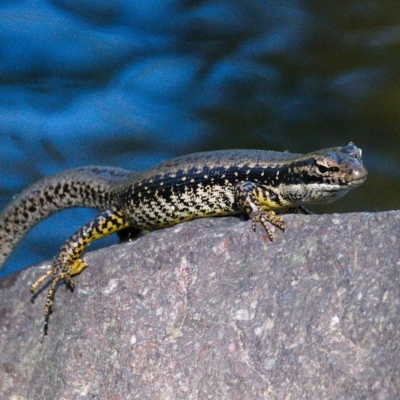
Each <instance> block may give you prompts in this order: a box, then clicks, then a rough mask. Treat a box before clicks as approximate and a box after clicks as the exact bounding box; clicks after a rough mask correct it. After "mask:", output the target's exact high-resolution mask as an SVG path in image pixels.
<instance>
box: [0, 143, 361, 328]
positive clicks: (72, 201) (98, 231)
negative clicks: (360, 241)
mask: <svg viewBox="0 0 400 400" xmlns="http://www.w3.org/2000/svg"><path fill="white" fill-rule="evenodd" d="M366 177H367V171H366V169H365V168H364V166H363V164H362V161H361V150H359V149H358V148H357V147H355V146H354V145H353V144H349V145H348V146H345V147H337V148H332V149H327V150H320V151H316V152H313V153H309V154H306V155H301V154H294V153H279V152H270V151H262V150H227V151H215V152H207V153H197V154H190V155H188V156H183V157H179V158H176V159H174V160H170V161H167V162H164V163H161V164H160V165H157V166H155V167H153V168H150V169H149V170H147V171H145V172H143V173H141V174H136V173H134V172H130V171H125V170H122V169H119V168H112V167H83V168H76V169H72V170H69V171H64V172H61V173H58V174H55V175H52V176H50V177H47V178H44V179H42V180H41V181H39V182H37V183H35V184H33V185H31V186H30V187H28V188H27V189H26V190H24V191H23V192H22V193H21V194H20V195H19V196H18V197H17V198H15V199H14V200H13V201H12V202H11V203H10V204H9V205H8V206H7V207H6V208H5V209H4V210H3V211H2V213H1V214H0V254H1V258H0V267H1V266H2V265H4V263H5V261H6V260H7V258H8V257H9V255H10V254H11V253H12V251H13V250H14V248H15V247H16V246H17V244H18V243H19V241H20V240H21V239H22V238H23V237H24V236H25V235H26V234H27V232H28V231H29V230H30V229H31V228H32V227H33V226H34V225H36V224H37V223H38V222H40V221H41V220H43V219H45V218H46V217H47V216H49V215H51V214H53V213H55V212H57V211H59V210H62V209H65V208H69V207H80V206H83V207H90V208H95V209H97V210H99V211H100V212H101V213H100V214H99V215H98V216H97V217H95V218H94V219H93V220H91V221H90V222H88V223H87V224H86V225H84V226H83V227H82V228H80V229H79V230H78V231H77V232H76V233H74V234H73V235H72V236H71V237H70V238H69V239H68V240H67V241H66V242H65V243H64V244H63V246H62V247H61V249H60V251H59V253H58V254H57V256H56V258H55V260H54V262H53V264H52V267H51V269H50V270H49V271H48V272H47V273H46V274H45V275H44V276H42V277H41V278H40V279H39V280H38V281H37V282H36V283H35V284H34V285H33V286H32V291H34V290H35V289H36V288H37V287H38V286H39V285H40V284H41V283H42V282H43V281H44V280H46V279H48V278H50V277H51V285H50V289H49V292H48V295H47V299H46V307H45V321H46V327H45V329H47V321H48V316H49V312H50V309H51V304H52V298H53V295H54V291H55V288H56V286H57V283H58V282H59V281H60V280H65V282H66V283H67V284H68V285H69V286H70V287H72V288H73V287H74V283H73V281H72V278H71V277H72V276H73V275H75V274H78V273H79V272H80V271H81V270H82V269H83V268H85V267H86V264H85V263H84V262H83V261H82V260H81V255H82V253H83V251H84V249H85V248H86V246H87V245H89V244H90V243H91V242H92V241H94V240H97V239H100V238H102V237H105V236H108V235H110V234H112V233H114V232H123V231H125V230H126V229H129V230H130V231H132V232H135V234H137V233H138V232H139V231H140V230H141V229H145V230H147V229H159V228H163V227H165V226H171V225H174V224H177V223H179V222H182V221H187V220H190V219H193V218H201V217H205V216H213V215H229V214H238V213H243V212H244V213H246V214H247V215H248V216H249V217H250V218H251V220H252V221H253V229H255V227H256V224H258V223H261V225H262V226H263V227H264V229H265V230H266V232H267V233H268V235H269V237H270V238H271V240H272V239H273V232H272V230H271V225H275V226H276V227H278V228H280V229H282V230H283V229H284V222H283V219H282V218H281V217H279V216H276V215H275V212H274V211H275V210H278V211H287V210H288V211H301V212H306V209H305V208H304V205H306V204H312V203H324V202H330V201H334V200H336V199H338V198H340V197H341V196H343V195H344V194H345V193H347V192H348V191H349V190H350V189H352V188H354V187H356V186H358V185H360V184H361V183H362V182H364V181H365V179H366ZM139 190H140V191H139Z"/></svg>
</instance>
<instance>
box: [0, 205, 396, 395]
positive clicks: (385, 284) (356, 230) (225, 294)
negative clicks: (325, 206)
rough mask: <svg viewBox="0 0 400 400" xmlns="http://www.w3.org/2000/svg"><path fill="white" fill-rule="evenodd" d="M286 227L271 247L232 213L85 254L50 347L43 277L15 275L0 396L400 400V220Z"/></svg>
mask: <svg viewBox="0 0 400 400" xmlns="http://www.w3.org/2000/svg"><path fill="white" fill-rule="evenodd" d="M284 219H285V222H286V226H287V229H286V232H285V233H282V232H281V231H279V229H274V232H275V241H274V242H272V243H271V242H270V241H269V239H268V236H267V234H266V233H265V232H264V231H263V229H262V228H261V227H258V229H257V232H256V233H254V232H253V231H252V229H251V222H250V221H247V222H243V221H241V220H240V219H238V218H234V217H229V218H213V219H202V220H197V221H192V222H188V223H184V224H180V225H177V226H175V227H172V228H169V229H164V230H161V231H158V232H152V233H150V234H149V235H147V236H144V237H142V238H140V239H138V240H137V241H135V242H131V243H126V244H122V245H116V246H112V247H108V248H104V249H101V250H99V251H96V252H91V253H87V255H86V256H85V260H86V261H87V262H88V263H89V265H90V266H89V267H88V268H87V269H86V270H84V271H83V272H82V274H81V275H80V276H77V277H75V282H76V290H75V292H74V293H71V292H70V291H69V290H67V289H66V286H65V285H60V286H59V288H58V290H57V293H56V296H55V304H54V308H53V313H52V315H51V317H50V323H49V332H48V336H46V337H45V338H44V340H42V339H43V337H42V323H43V316H42V313H43V306H44V301H45V296H46V292H47V289H46V288H45V289H44V290H43V291H41V292H39V294H38V295H37V296H34V300H35V301H34V302H33V303H32V302H31V299H32V295H31V294H30V292H29V287H30V285H31V284H32V283H33V282H34V281H35V280H36V279H37V278H38V277H39V276H40V275H41V274H42V273H43V271H44V269H43V268H30V269H27V270H24V271H22V272H20V273H18V274H15V275H14V276H9V277H6V278H5V279H3V281H2V289H1V290H0V298H1V300H0V304H1V309H0V319H1V336H0V348H1V352H2V354H1V365H0V387H1V393H0V397H1V398H7V399H11V398H12V399H19V398H21V399H22V398H30V399H77V398H96V399H111V398H115V399H174V400H176V399H240V400H242V399H299V398H305V399H352V398H357V399H395V398H400V368H399V365H400V345H399V344H400V254H399V242H400V212H399V211H390V212H382V213H376V214H367V213H365V214H342V215H338V214H334V215H322V216H317V215H311V216H303V215H286V216H284ZM45 268H48V264H46V265H45Z"/></svg>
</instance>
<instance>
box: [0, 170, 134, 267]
mask: <svg viewBox="0 0 400 400" xmlns="http://www.w3.org/2000/svg"><path fill="white" fill-rule="evenodd" d="M135 175H136V174H135V173H134V172H131V171H127V170H123V169H120V168H114V167H96V166H91V167H81V168H74V169H70V170H67V171H62V172H59V173H56V174H54V175H51V176H48V177H45V178H43V179H41V180H40V181H38V182H36V183H34V184H32V185H31V186H29V187H28V188H26V189H25V190H24V191H23V192H22V193H21V194H20V195H19V196H17V197H16V198H15V199H13V200H12V201H11V202H10V204H8V206H6V208H5V209H4V210H3V211H2V212H1V213H0V269H1V268H2V267H3V266H4V264H5V262H6V261H7V259H8V257H9V256H10V255H11V253H12V252H13V250H14V249H15V248H16V247H17V245H18V243H19V242H20V241H21V240H22V239H23V238H24V237H25V236H26V234H27V233H28V232H29V231H30V230H31V229H32V228H33V227H34V226H35V225H36V224H37V223H39V222H40V221H42V220H44V219H45V218H47V217H48V216H50V215H52V214H54V213H55V212H57V211H60V210H64V209H66V208H71V207H88V208H95V209H99V210H106V209H107V208H109V207H110V206H111V205H112V204H113V202H114V201H115V192H116V191H117V190H118V187H120V185H123V184H124V183H126V182H127V181H129V180H130V179H132V177H133V176H135Z"/></svg>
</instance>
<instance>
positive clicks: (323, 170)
mask: <svg viewBox="0 0 400 400" xmlns="http://www.w3.org/2000/svg"><path fill="white" fill-rule="evenodd" d="M317 171H318V172H319V173H320V174H322V175H325V174H326V173H327V172H328V171H329V168H328V167H326V166H325V165H321V164H317Z"/></svg>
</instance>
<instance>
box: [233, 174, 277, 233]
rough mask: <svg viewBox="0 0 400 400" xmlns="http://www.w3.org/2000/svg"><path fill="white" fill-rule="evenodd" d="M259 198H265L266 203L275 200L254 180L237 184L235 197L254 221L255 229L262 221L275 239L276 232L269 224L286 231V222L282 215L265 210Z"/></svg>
mask: <svg viewBox="0 0 400 400" xmlns="http://www.w3.org/2000/svg"><path fill="white" fill-rule="evenodd" d="M257 198H263V199H264V200H265V201H264V203H265V204H268V203H269V204H272V203H273V201H274V200H273V199H272V198H270V197H269V194H268V191H266V190H263V188H261V187H260V186H258V185H257V184H255V183H253V182H248V181H247V182H242V183H239V184H237V185H236V186H235V199H236V201H237V203H238V204H239V206H240V207H241V208H242V209H243V211H245V213H246V214H247V215H248V216H249V217H250V218H251V220H252V221H253V230H254V231H255V230H256V223H257V222H261V224H262V226H263V227H264V229H265V230H266V231H267V234H268V236H269V238H270V239H271V241H272V240H274V234H273V233H272V230H271V228H270V226H269V224H272V225H275V226H277V227H278V228H280V229H282V230H283V231H284V230H285V223H284V221H283V219H282V218H281V217H278V216H277V215H275V212H274V211H272V210H270V211H265V210H264V209H263V207H262V206H261V203H260V201H259V200H257ZM277 206H279V205H277ZM264 208H265V207H264Z"/></svg>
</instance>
